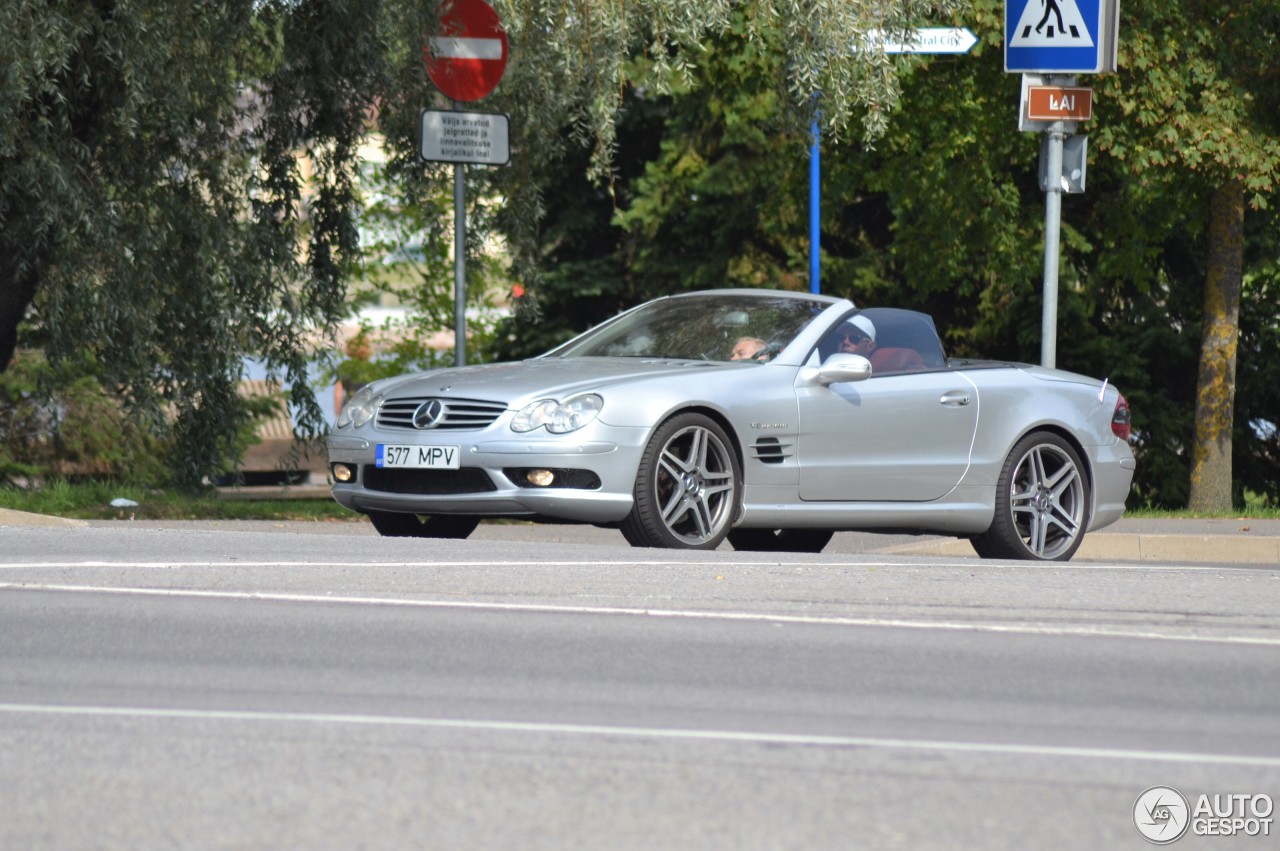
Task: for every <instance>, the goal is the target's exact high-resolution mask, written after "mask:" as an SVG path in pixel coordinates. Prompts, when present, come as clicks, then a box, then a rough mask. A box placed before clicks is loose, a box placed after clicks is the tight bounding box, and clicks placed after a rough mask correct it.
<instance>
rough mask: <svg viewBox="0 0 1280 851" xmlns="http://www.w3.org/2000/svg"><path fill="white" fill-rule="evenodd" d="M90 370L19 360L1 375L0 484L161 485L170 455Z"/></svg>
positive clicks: (26, 357)
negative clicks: (103, 481) (93, 480)
mask: <svg viewBox="0 0 1280 851" xmlns="http://www.w3.org/2000/svg"><path fill="white" fill-rule="evenodd" d="M94 372H95V368H94V364H92V363H76V364H68V363H62V364H58V365H56V366H51V365H50V364H48V363H47V362H46V361H45V360H44V358H43V357H41V356H39V355H37V354H35V353H30V352H21V353H19V355H18V357H17V358H16V359H15V360H14V362H13V364H11V366H10V368H9V369H8V370H6V371H5V372H3V373H0V483H10V484H12V483H15V482H18V481H23V482H33V481H43V480H46V479H51V478H57V477H68V476H75V477H81V478H85V477H109V478H121V479H123V478H127V479H129V480H131V481H136V482H142V483H151V484H159V483H161V482H163V481H165V480H166V479H167V478H168V474H167V471H166V470H165V468H164V462H163V457H164V447H163V446H162V445H160V444H159V443H158V442H157V441H156V440H155V438H153V437H152V436H151V435H150V433H149V432H148V431H147V430H146V429H144V428H142V427H141V424H140V423H139V422H137V421H136V420H134V419H131V418H130V417H128V416H127V415H126V414H125V412H124V410H123V407H122V405H121V404H120V402H119V400H117V399H114V398H112V397H111V396H110V395H109V394H108V393H106V392H105V391H104V390H103V389H102V386H101V385H100V384H98V382H97V381H96V380H95V379H94V378H93V373H94Z"/></svg>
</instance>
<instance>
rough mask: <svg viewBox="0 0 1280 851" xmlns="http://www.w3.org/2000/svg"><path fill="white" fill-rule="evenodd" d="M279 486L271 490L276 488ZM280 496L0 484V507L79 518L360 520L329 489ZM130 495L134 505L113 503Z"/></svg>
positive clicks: (62, 484) (103, 484)
mask: <svg viewBox="0 0 1280 851" xmlns="http://www.w3.org/2000/svg"><path fill="white" fill-rule="evenodd" d="M271 492H274V491H268V493H271ZM279 493H280V494H281V497H280V498H278V499H273V498H270V497H264V496H263V493H262V492H253V491H240V492H234V491H232V492H225V493H224V492H219V491H210V492H209V493H207V494H200V495H194V496H193V495H189V494H179V493H172V492H169V491H157V490H150V489H147V488H142V487H138V486H137V485H128V484H119V483H114V482H78V483H76V484H70V483H68V482H65V481H55V482H50V483H49V484H47V485H44V486H43V487H38V488H30V489H27V488H18V487H12V486H0V508H8V509H12V510H14V511H29V512H31V513H33V514H51V515H55V516H57V517H72V518H76V519H80V520H331V521H336V520H360V519H362V517H361V515H359V514H356V513H355V512H352V511H348V510H347V509H345V508H343V507H342V506H341V505H338V503H336V502H334V501H333V499H332V498H331V497H329V496H328V494H327V490H326V489H314V488H312V489H307V491H306V493H316V494H317V495H316V496H314V497H310V498H298V492H297V489H294V490H292V491H285V490H280V491H279ZM119 500H127V501H129V502H132V503H136V504H135V505H118V506H116V505H112V504H111V503H112V502H113V501H119Z"/></svg>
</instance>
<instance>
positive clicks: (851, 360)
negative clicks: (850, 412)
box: [816, 354, 871, 387]
mask: <svg viewBox="0 0 1280 851" xmlns="http://www.w3.org/2000/svg"><path fill="white" fill-rule="evenodd" d="M870 377H871V361H869V360H867V359H866V358H864V357H863V356H862V355H846V354H834V355H832V356H831V357H829V358H827V359H826V360H825V361H824V362H823V363H822V366H820V367H818V374H817V376H816V380H817V382H818V383H819V384H821V385H822V386H824V387H825V386H827V385H830V384H840V383H842V382H845V381H866V380H867V379H868V378H870Z"/></svg>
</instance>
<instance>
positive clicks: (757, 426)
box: [751, 423, 791, 429]
mask: <svg viewBox="0 0 1280 851" xmlns="http://www.w3.org/2000/svg"><path fill="white" fill-rule="evenodd" d="M751 427H752V428H755V429H773V428H781V429H788V428H791V426H789V425H787V424H786V423H752V424H751Z"/></svg>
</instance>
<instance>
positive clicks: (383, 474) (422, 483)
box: [362, 464, 498, 496]
mask: <svg viewBox="0 0 1280 851" xmlns="http://www.w3.org/2000/svg"><path fill="white" fill-rule="evenodd" d="M362 481H363V482H364V486H365V487H366V488H368V489H369V490H371V491H383V492H384V493H415V494H421V495H424V496H427V495H450V494H463V493H489V492H491V491H496V490H497V489H498V488H497V487H496V486H495V485H494V483H493V480H492V479H490V478H489V475H488V474H487V473H485V471H484V470H481V469H478V468H476V467H463V468H462V469H461V470H402V469H396V468H387V467H375V466H374V465H372V464H365V465H364V471H363V477H362Z"/></svg>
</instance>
